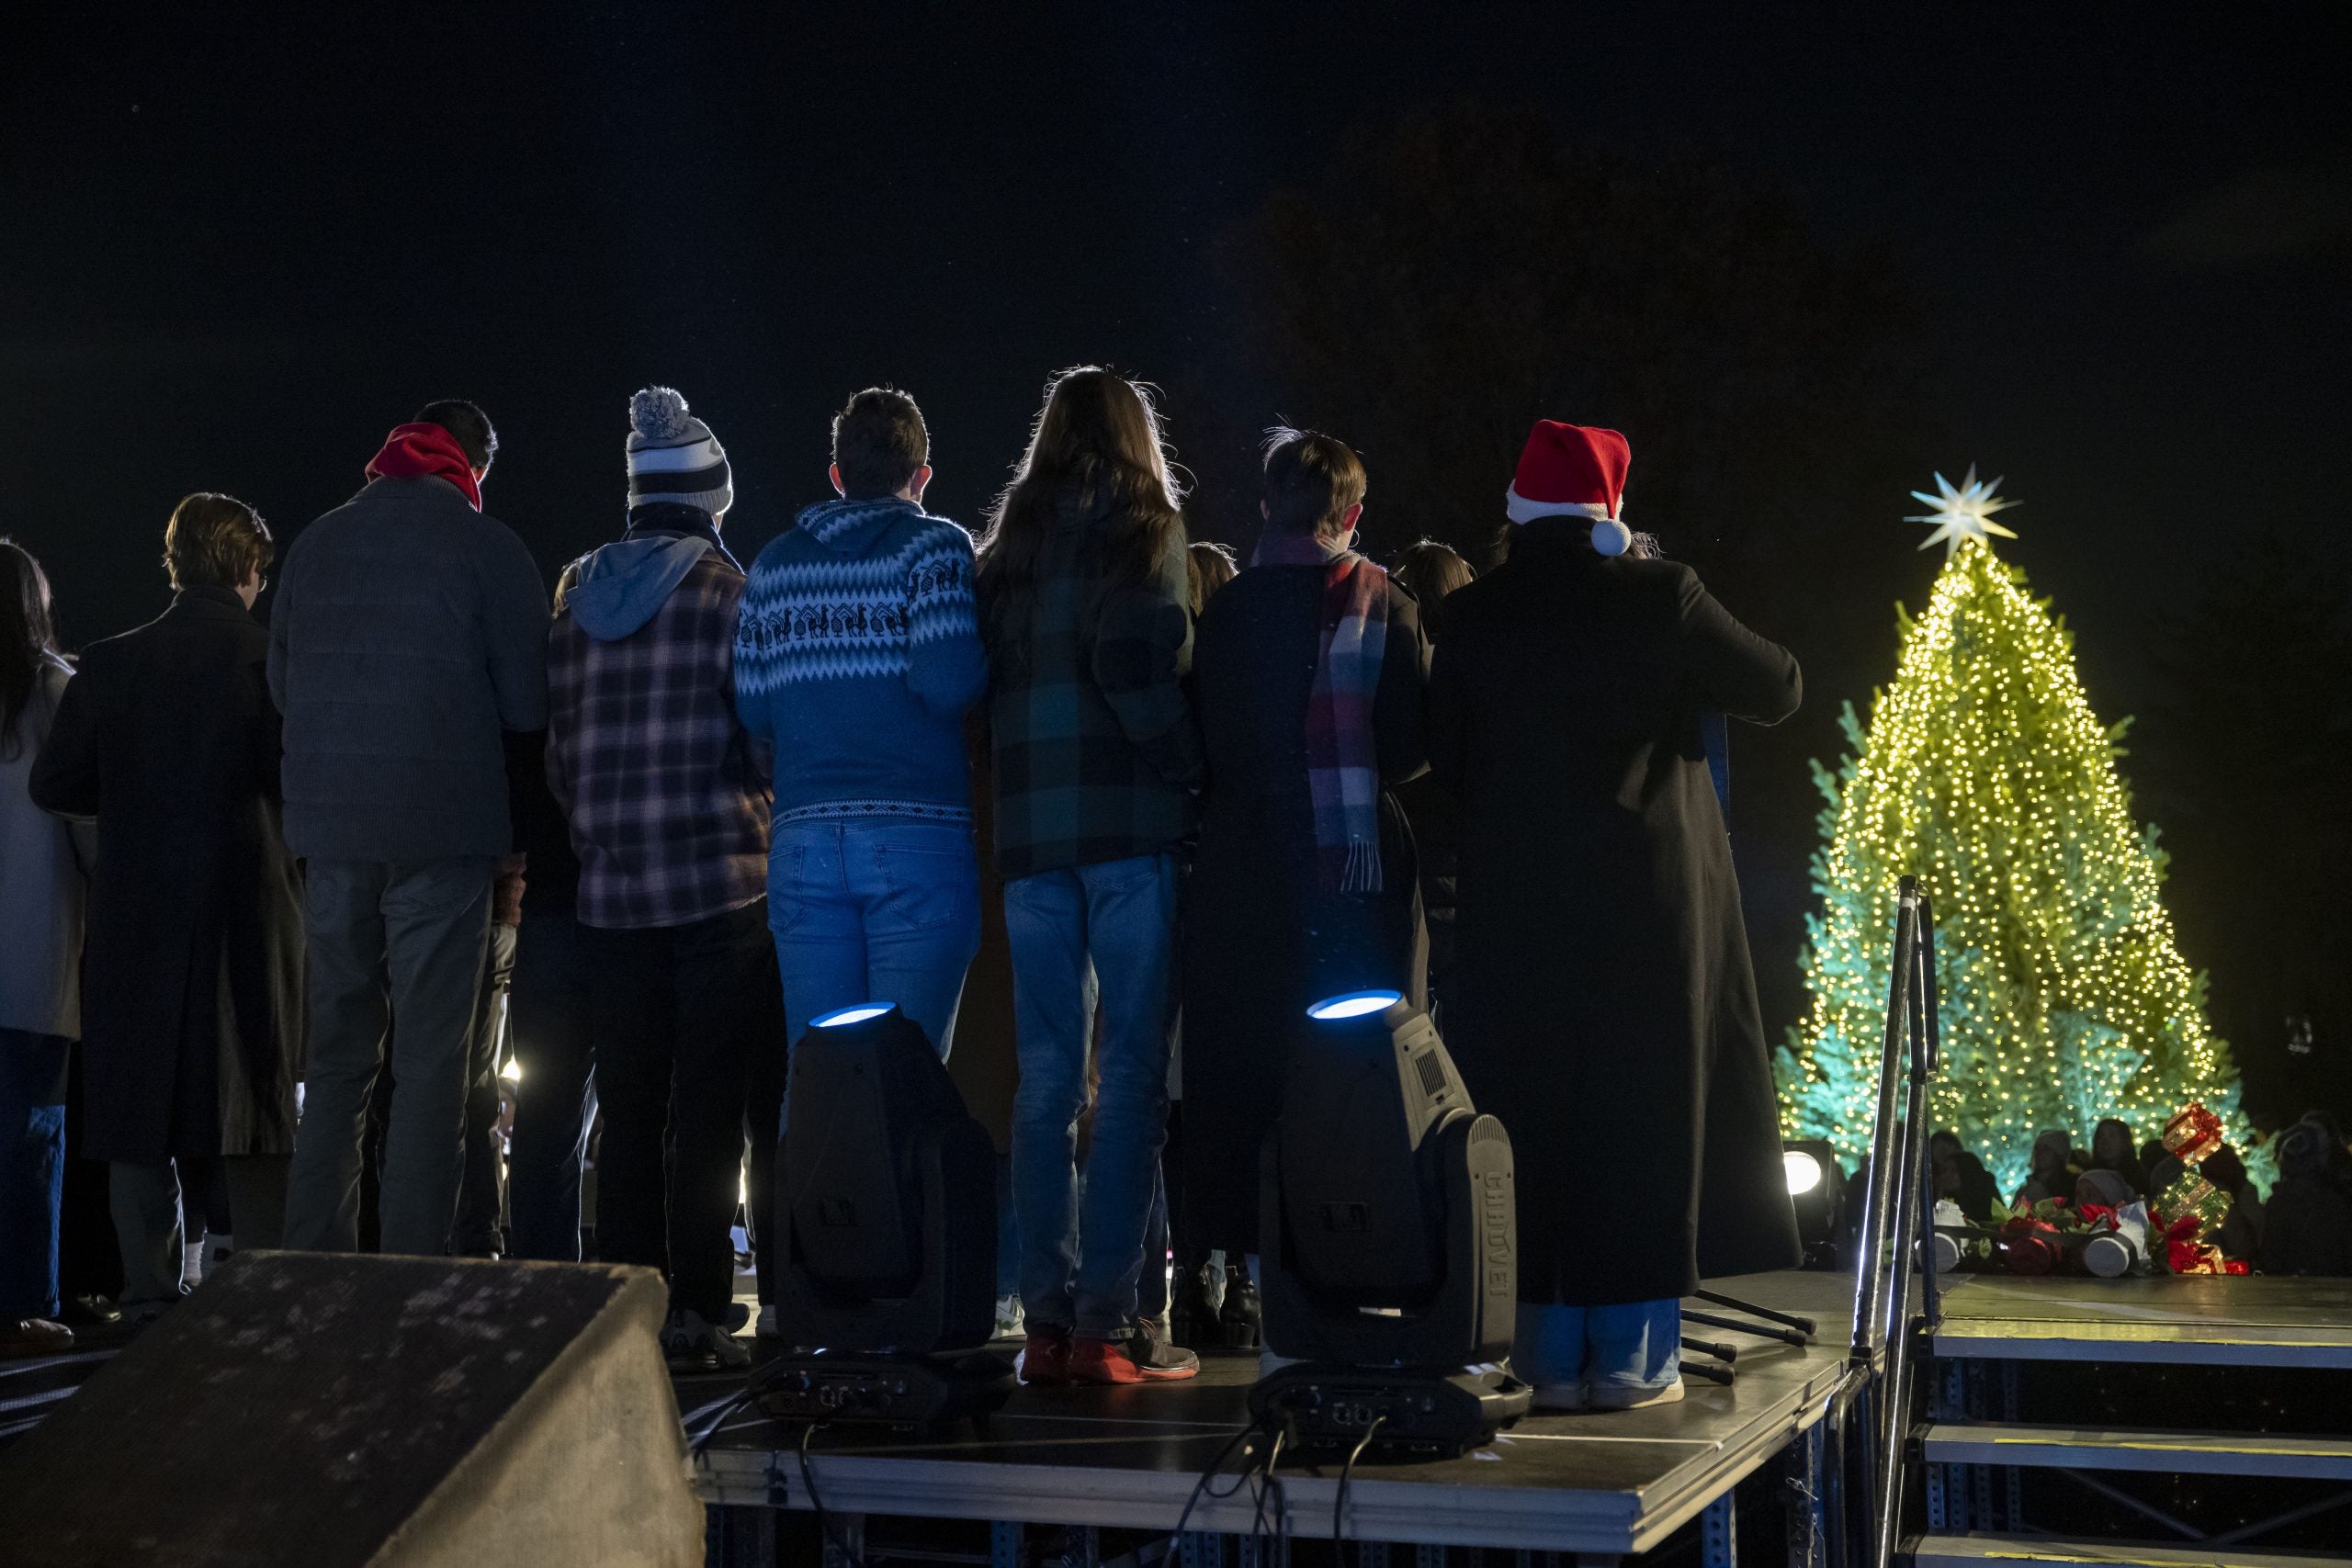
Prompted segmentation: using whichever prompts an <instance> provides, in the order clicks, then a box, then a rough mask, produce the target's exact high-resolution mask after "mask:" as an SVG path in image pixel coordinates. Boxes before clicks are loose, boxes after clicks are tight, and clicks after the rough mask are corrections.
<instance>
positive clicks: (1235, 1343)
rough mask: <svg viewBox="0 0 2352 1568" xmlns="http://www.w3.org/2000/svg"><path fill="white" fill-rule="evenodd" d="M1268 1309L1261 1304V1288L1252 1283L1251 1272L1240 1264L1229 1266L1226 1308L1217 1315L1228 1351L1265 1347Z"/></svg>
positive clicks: (1227, 1269) (1227, 1267) (1221, 1309)
mask: <svg viewBox="0 0 2352 1568" xmlns="http://www.w3.org/2000/svg"><path fill="white" fill-rule="evenodd" d="M1264 1318H1265V1309H1264V1308H1263V1307H1262V1306H1261V1305H1260V1303H1259V1301H1258V1287H1257V1286H1256V1285H1254V1284H1252V1283H1250V1270H1249V1269H1245V1268H1243V1267H1241V1266H1240V1264H1239V1260H1238V1259H1236V1260H1235V1261H1234V1262H1232V1263H1228V1264H1227V1265H1226V1270H1225V1305H1224V1306H1223V1307H1221V1308H1219V1309H1218V1311H1217V1326H1218V1328H1219V1330H1220V1331H1221V1333H1222V1336H1223V1338H1224V1341H1225V1348H1227V1349H1228V1350H1255V1349H1259V1348H1261V1347H1262V1346H1263V1345H1264V1344H1265V1330H1264V1326H1263V1324H1264Z"/></svg>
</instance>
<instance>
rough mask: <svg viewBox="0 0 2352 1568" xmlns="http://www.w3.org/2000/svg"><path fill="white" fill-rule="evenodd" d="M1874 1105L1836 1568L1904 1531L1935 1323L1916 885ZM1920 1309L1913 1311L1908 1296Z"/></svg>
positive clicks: (1833, 1539)
mask: <svg viewBox="0 0 2352 1568" xmlns="http://www.w3.org/2000/svg"><path fill="white" fill-rule="evenodd" d="M1888 969H1889V973H1888V976H1887V998H1886V1032H1885V1037H1884V1041H1883V1049H1882V1052H1881V1055H1880V1059H1879V1082H1878V1106H1877V1112H1876V1116H1875V1119H1874V1121H1873V1122H1872V1125H1871V1153H1870V1168H1869V1171H1868V1173H1867V1178H1866V1181H1865V1185H1864V1187H1863V1195H1862V1219H1861V1225H1860V1234H1859V1237H1858V1240H1857V1244H1856V1247H1855V1255H1854V1317H1853V1325H1852V1337H1851V1339H1850V1341H1849V1351H1848V1356H1847V1367H1846V1375H1845V1377H1844V1379H1843V1380H1842V1381H1841V1382H1840V1383H1839V1384H1838V1391H1837V1393H1834V1394H1833V1395H1832V1396H1831V1398H1830V1405H1829V1409H1828V1411H1827V1412H1826V1420H1825V1427H1826V1442H1827V1447H1828V1450H1829V1451H1828V1452H1827V1454H1826V1456H1825V1458H1826V1461H1827V1463H1826V1467H1825V1469H1826V1474H1824V1476H1823V1477H1822V1480H1823V1483H1824V1484H1825V1485H1826V1488H1827V1496H1826V1498H1825V1503H1826V1506H1825V1507H1824V1508H1823V1509H1822V1517H1823V1521H1824V1525H1825V1534H1826V1540H1822V1541H1820V1542H1819V1543H1818V1545H1819V1549H1820V1550H1819V1556H1820V1559H1821V1560H1822V1561H1823V1562H1826V1563H1829V1564H1834V1565H1836V1568H1889V1565H1890V1564H1891V1563H1892V1562H1893V1561H1894V1550H1895V1543H1896V1541H1897V1540H1899V1539H1900V1536H1901V1531H1902V1523H1903V1519H1902V1514H1903V1504H1904V1496H1905V1483H1906V1480H1907V1475H1906V1464H1905V1448H1906V1446H1907V1444H1908V1441H1909V1438H1910V1410H1911V1405H1912V1403H1913V1399H1912V1389H1913V1371H1914V1366H1915V1362H1916V1360H1917V1356H1918V1354H1919V1343H1918V1342H1919V1340H1920V1338H1921V1337H1922V1332H1924V1331H1932V1329H1933V1328H1934V1326H1935V1325H1936V1323H1937V1322H1938V1321H1939V1318H1940V1316H1941V1306H1940V1303H1939V1300H1938V1293H1937V1286H1936V1274H1935V1264H1934V1258H1933V1256H1932V1254H1931V1253H1930V1252H1929V1251H1928V1247H1929V1246H1930V1245H1931V1238H1932V1237H1933V1235H1935V1201H1936V1200H1935V1180H1934V1174H1933V1172H1934V1163H1933V1161H1932V1160H1931V1159H1930V1158H1929V1156H1928V1138H1929V1136H1930V1134H1931V1133H1932V1132H1933V1127H1932V1124H1931V1121H1930V1111H1929V1109H1928V1086H1929V1084H1930V1083H1931V1082H1932V1081H1933V1079H1934V1077H1935V1075H1936V1071H1937V1067H1938V1056H1939V1052H1940V1048H1941V1040H1940V1029H1939V1023H1938V1020H1937V1012H1938V1002H1939V995H1938V987H1937V981H1936V944H1935V920H1934V913H1933V909H1932V907H1931V905H1930V903H1929V900H1928V895H1927V894H1926V893H1925V892H1923V891H1922V890H1921V889H1920V886H1919V883H1918V879H1917V877H1911V876H1906V877H1905V878H1903V880H1902V882H1901V884H1900V886H1898V888H1897V891H1896V897H1895V917H1894V958H1893V962H1892V963H1891V964H1889V965H1888ZM1915 1292H1917V1297H1918V1308H1919V1310H1918V1311H1917V1313H1916V1314H1915V1313H1914V1312H1913V1311H1912V1306H1913V1295H1914V1293H1915Z"/></svg>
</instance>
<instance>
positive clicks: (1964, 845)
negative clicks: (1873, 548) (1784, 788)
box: [1776, 468, 2245, 1195]
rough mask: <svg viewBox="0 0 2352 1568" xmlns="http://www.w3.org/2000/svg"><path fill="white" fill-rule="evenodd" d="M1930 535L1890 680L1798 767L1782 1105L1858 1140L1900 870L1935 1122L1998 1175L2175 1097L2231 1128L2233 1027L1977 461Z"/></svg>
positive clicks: (1809, 1127)
mask: <svg viewBox="0 0 2352 1568" xmlns="http://www.w3.org/2000/svg"><path fill="white" fill-rule="evenodd" d="M1936 484H1937V488H1938V490H1939V491H1940V492H1941V493H1940V494H1939V495H1932V496H1931V495H1927V494H1925V493H1920V492H1915V493H1918V494H1919V499H1920V500H1922V501H1924V502H1928V505H1929V506H1931V507H1933V508H1934V509H1935V510H1934V511H1932V512H1931V513H1928V514H1927V515H1924V516H1919V517H1914V518H1911V519H1908V521H1912V522H1923V523H1928V524H1929V525H1933V527H1934V529H1935V532H1934V533H1932V534H1930V535H1929V536H1928V539H1927V540H1926V541H1925V543H1924V544H1922V546H1921V548H1923V549H1924V548H1927V547H1930V546H1933V545H1935V544H1938V543H1941V544H1942V545H1943V546H1944V547H1945V550H1946V558H1945V563H1944V570H1943V573H1942V575H1941V576H1940V577H1939V578H1938V579H1937V581H1936V586H1935V591H1934V592H1933V593H1932V594H1931V595H1930V597H1929V599H1928V608H1927V612H1926V614H1924V615H1921V616H1919V617H1918V618H1917V620H1912V619H1909V618H1907V617H1904V618H1903V619H1902V621H1901V629H1902V655H1901V659H1900V661H1899V663H1898V665H1897V669H1896V672H1895V678H1894V685H1893V686H1892V687H1891V688H1889V689H1887V690H1885V691H1883V692H1880V693H1877V694H1874V697H1873V701H1872V705H1871V719H1870V726H1869V729H1868V731H1867V733H1865V731H1864V730H1863V728H1862V726H1861V724H1860V721H1859V720H1858V719H1857V718H1856V717H1855V716H1854V712H1853V709H1852V706H1851V705H1848V707H1847V710H1846V715H1845V728H1846V735H1847V739H1848V741H1849V744H1850V745H1851V747H1852V752H1851V754H1850V755H1849V756H1848V757H1847V758H1846V759H1845V761H1844V762H1843V764H1842V765H1841V766H1840V768H1839V769H1838V773H1836V774H1834V775H1833V774H1831V773H1829V771H1828V770H1827V769H1826V768H1823V767H1821V766H1820V765H1819V764H1817V763H1816V764H1815V778H1816V780H1817V781H1818V783H1819V784H1820V786H1821V790H1822V793H1823V795H1825V796H1826V797H1827V800H1828V805H1827V806H1826V808H1825V809H1824V810H1823V811H1822V814H1821V827H1822V836H1823V842H1822V847H1821V849H1820V850H1819V851H1817V852H1815V857H1814V882H1815V889H1816V891H1818V892H1819V893H1820V895H1821V897H1822V909H1821V913H1820V914H1819V915H1818V916H1815V917H1812V918H1810V919H1808V921H1807V925H1808V928H1809V936H1810V940H1809V942H1808V944H1807V948H1806V951H1805V953H1804V959H1803V962H1804V965H1805V970H1806V976H1807V980H1808V983H1809V985H1810V987H1811V990H1812V995H1813V1006H1812V1010H1811V1012H1810V1015H1809V1016H1808V1017H1807V1019H1806V1021H1805V1022H1804V1025H1803V1027H1802V1028H1800V1029H1796V1030H1792V1031H1791V1032H1790V1038H1789V1042H1788V1043H1787V1044H1786V1045H1785V1046H1783V1047H1782V1049H1781V1052H1780V1053H1779V1058H1778V1061H1777V1063H1776V1072H1777V1076H1778V1077H1779V1079H1780V1087H1781V1122H1782V1125H1783V1127H1784V1129H1785V1131H1786V1132H1787V1133H1788V1134H1790V1135H1791V1136H1795V1137H1822V1138H1828V1139H1830V1140H1832V1141H1833V1142H1834V1143H1835V1144H1836V1145H1837V1146H1838V1150H1839V1152H1840V1153H1841V1154H1842V1155H1843V1156H1846V1158H1848V1159H1849V1160H1852V1159H1854V1158H1857V1157H1859V1156H1860V1155H1862V1154H1863V1153H1864V1152H1866V1150H1867V1147H1868V1144H1869V1138H1870V1130H1871V1114H1872V1111H1873V1106H1874V1101H1875V1097H1876V1091H1877V1083H1878V1059H1879V1045H1880V1040H1881V1036H1882V1032H1883V1029H1884V1027H1885V1020H1886V995H1887V989H1886V987H1887V969H1888V965H1889V964H1890V963H1891V962H1892V958H1893V949H1894V935H1893V931H1894V889H1895V882H1896V879H1897V878H1899V877H1901V876H1903V875H1905V874H1915V875H1917V877H1918V878H1919V879H1920V881H1921V883H1922V885H1923V886H1925V887H1926V888H1927V889H1928V893H1929V895H1930V896H1931V897H1932V898H1933V899H1934V902H1935V912H1936V923H1937V955H1938V959H1939V973H1940V976H1941V980H1942V988H1943V1007H1942V1023H1943V1063H1942V1076H1941V1078H1940V1081H1939V1083H1938V1085H1937V1087H1936V1090H1935V1101H1934V1111H1935V1122H1936V1125H1938V1126H1939V1127H1951V1128H1953V1129H1955V1130H1956V1131H1958V1132H1959V1133H1960V1134H1961V1136H1962V1138H1963V1139H1964V1140H1965V1141H1966V1143H1967V1144H1968V1145H1969V1147H1970V1148H1972V1149H1973V1150H1974V1151H1975V1152H1976V1154H1977V1155H1978V1156H1980V1157H1981V1158H1983V1159H1984V1160H1985V1163H1986V1164H1987V1165H1989V1166H1990V1167H1992V1168H1993V1170H1994V1173H1995V1175H1996V1178H1997V1179H1999V1181H2000V1183H2001V1189H2002V1191H2003V1194H2004V1195H2007V1192H2009V1191H2010V1190H2013V1189H2014V1188H2015V1187H2016V1185H2017V1184H2018V1182H2019V1181H2021V1180H2022V1179H2024V1177H2025V1174H2026V1170H2027V1161H2028V1156H2029V1151H2030V1148H2031V1146H2032V1144H2033V1140H2034V1136H2035V1134H2037V1133H2039V1132H2041V1130H2043V1129H2045V1128H2064V1129H2065V1130H2066V1131H2067V1132H2068V1133H2070V1134H2073V1136H2074V1139H2075V1143H2076V1144H2077V1145H2080V1146H2083V1147H2087V1146H2088V1145H2089V1143H2090V1134H2091V1129H2092V1126H2093V1125H2094V1124H2095V1123H2096V1122H2098V1120H2099V1118H2101V1117H2105V1116H2118V1117H2121V1118H2122V1119H2123V1120H2124V1121H2125V1122H2129V1123H2131V1128H2132V1131H2133V1134H2134V1136H2135V1138H2137V1139H2145V1138H2148V1137H2150V1136H2153V1135H2154V1134H2155V1132H2156V1131H2157V1130H2158V1129H2159V1128H2160V1127H2161V1126H2162V1125H2163V1123H2164V1122H2165V1118H2166V1117H2168V1116H2170V1115H2171V1114H2172V1113H2173V1112H2174V1111H2177V1110H2178V1109H2179V1108H2180V1107H2181V1106H2182V1104H2183V1103H2185V1102H2186V1101H2188V1100H2203V1101H2204V1102H2205V1104H2206V1105H2208V1106H2209V1107H2211V1109H2212V1110H2214V1111H2217V1112H2219V1113H2220V1114H2221V1115H2222V1118H2223V1120H2224V1122H2225V1123H2226V1124H2227V1125H2228V1127H2229V1129H2230V1133H2231V1135H2232V1136H2233V1137H2234V1138H2236V1139H2237V1141H2238V1142H2239V1143H2240V1144H2241V1145H2244V1143H2245V1139H2244V1137H2243V1133H2244V1127H2243V1125H2242V1124H2241V1123H2240V1122H2239V1120H2238V1116H2237V1103H2238V1089H2237V1074H2236V1071H2235V1069H2234V1068H2233V1066H2232V1065H2231V1061H2230V1053H2229V1047H2228V1046H2227V1045H2226V1044H2225V1043H2223V1042H2222V1041H2220V1040H2218V1039H2215V1038H2214V1037H2213V1035H2212V1033H2211V1031H2210V1029H2209V1028H2208V1027H2207V1024H2206V1021H2205V978H2204V976H2202V975H2200V974H2198V973H2195V972H2193V971H2192V970H2191V969H2190V968H2189V966H2188V964H2187V963H2185V962H2184V961H2183V960H2182V958H2181V956H2180V953H2179V951H2178V949H2177V948H2176V947H2175V946H2174V943H2173V933H2172V924H2171V921H2170V920H2169V919H2166V917H2165V910H2164V905H2163V903H2162V902H2161V901H2160V900H2159V898H2158V897H2157V889H2158V886H2159V885H2160V884H2161V883H2162V881H2163V879H2164V870H2165V856H2164V852H2163V851H2161V850H2160V849H2158V848H2157V845H2156V833H2155V829H2154V828H2153V827H2149V828H2146V829H2142V828H2140V827H2138V826H2136V825H2135V824H2134V823H2133V821H2132V819H2131V795H2130V793H2129V791H2128V790H2127V789H2126V787H2125V785H2124V783H2123V780H2122V777H2121V775H2120V773H2118V772H2117V770H2116V760H2117V759H2118V758H2119V757H2120V755H2121V754H2122V752H2121V749H2120V745H2119V744H2118V742H2119V740H2120V738H2121V734H2122V730H2123V728H2124V727H2123V726H2122V725H2120V724H2119V725H2117V726H2115V727H2114V728H2107V727H2105V726H2102V725H2101V724H2100V723H2099V721H2098V717H2097V716H2095V715H2094V714H2093V713H2092V712H2091V708H2090V704H2089V703H2088V702H2087V701H2086V699H2085V697H2084V695H2083V688H2082V682H2080V681H2079V680H2078V679H2077V678H2076V676H2075V664H2074V658H2073V641H2074V639H2073V637H2072V636H2071V634H2069V633H2068V632H2067V630H2066V628H2065V626H2064V623H2063V622H2062V621H2059V620H2056V619H2054V618H2053V617H2052V615H2050V613H2049V610H2048V607H2047V603H2046V602H2045V601H2039V600H2035V599H2033V598H2031V597H2030V596H2029V595H2028V594H2027V592H2026V589H2025V578H2024V574H2023V573H2021V572H2019V571H2018V570H2017V569H2016V568H2014V567H2011V566H2008V565H2007V564H2005V563H2004V562H2002V561H2001V560H2000V559H1999V558H1996V556H1995V555H1994V554H1993V550H1992V546H1991V542H1990V539H1989V538H1988V536H1990V535H1995V534H1997V535H2000V536H2003V537H2005V538H2015V537H2016V535H2014V534H2012V533H2010V532H2009V530H2008V529H2007V528H2005V527H2003V526H2002V525H1999V524H1998V523H1996V522H1994V521H1993V520H1992V518H1993V513H1996V512H1998V511H2000V510H2002V509H2003V508H2004V507H2006V506H2007V505H2009V504H2010V503H2009V502H2005V501H2002V500H1999V499H1998V498H1997V497H1996V495H1995V493H1994V492H1995V491H1996V490H1997V489H1998V488H1999V484H2000V481H1999V480H1998V479H1996V480H1994V481H1993V482H1992V483H1991V484H1982V483H1979V482H1978V480H1977V479H1976V472H1975V470H1974V469H1973V468H1972V469H1970V470H1969V473H1968V478H1967V479H1966V481H1965V482H1964V483H1963V484H1962V485H1961V486H1960V487H1958V488H1957V489H1955V488H1954V487H1953V486H1952V485H1951V483H1950V482H1948V481H1947V480H1946V479H1944V478H1943V476H1942V475H1940V474H1939V475H1937V476H1936Z"/></svg>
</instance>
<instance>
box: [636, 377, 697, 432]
mask: <svg viewBox="0 0 2352 1568" xmlns="http://www.w3.org/2000/svg"><path fill="white" fill-rule="evenodd" d="M628 425H629V428H630V429H631V430H634V431H636V432H637V433H638V434H639V435H642V436H644V437H645V438H646V439H647V440H648V441H676V440H679V439H681V438H682V437H684V434H686V400H685V396H684V394H683V393H681V392H680V391H679V390H678V389H676V388H674V387H648V388H646V389H644V390H642V391H640V392H639V393H638V394H637V395H636V396H634V397H632V398H630V399H629V400H628Z"/></svg>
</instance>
